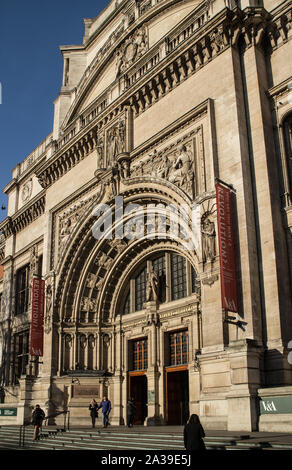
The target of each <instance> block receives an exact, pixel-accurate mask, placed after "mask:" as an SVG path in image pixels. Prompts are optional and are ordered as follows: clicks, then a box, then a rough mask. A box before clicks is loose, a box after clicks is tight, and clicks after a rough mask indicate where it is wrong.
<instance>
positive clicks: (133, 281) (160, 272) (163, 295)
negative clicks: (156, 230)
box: [119, 251, 199, 315]
mask: <svg viewBox="0 0 292 470" xmlns="http://www.w3.org/2000/svg"><path fill="white" fill-rule="evenodd" d="M151 269H152V270H153V271H154V272H155V273H156V276H157V278H158V283H156V280H155V287H154V286H153V287H154V289H153V290H155V292H153V295H152V296H151V297H150V298H152V299H153V298H156V295H157V301H158V304H163V303H165V302H171V301H173V300H179V299H183V298H185V297H187V296H191V295H192V293H197V292H199V280H198V277H197V273H196V270H195V268H194V267H193V266H192V265H191V263H190V262H189V261H187V260H186V259H185V258H184V256H182V255H179V254H176V253H173V252H170V251H165V252H163V253H161V252H159V253H156V254H154V255H151V256H149V257H148V259H147V260H145V261H144V263H143V264H142V265H141V266H140V270H139V271H137V270H136V271H135V274H134V273H133V275H132V276H130V277H129V278H128V279H127V285H126V286H125V290H124V291H123V294H121V297H120V299H119V312H120V314H121V315H127V314H129V313H133V312H138V311H141V310H143V309H144V307H145V305H144V304H145V302H146V295H148V291H150V286H148V285H147V272H148V270H149V272H150V270H151ZM137 273H138V274H137ZM148 287H149V289H148Z"/></svg>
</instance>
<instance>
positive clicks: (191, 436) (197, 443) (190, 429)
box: [184, 414, 206, 450]
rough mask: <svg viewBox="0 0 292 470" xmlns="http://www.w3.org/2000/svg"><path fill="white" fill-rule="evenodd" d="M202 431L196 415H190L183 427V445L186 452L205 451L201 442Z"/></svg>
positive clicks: (203, 434) (202, 441) (203, 433)
mask: <svg viewBox="0 0 292 470" xmlns="http://www.w3.org/2000/svg"><path fill="white" fill-rule="evenodd" d="M203 437H205V432H204V429H203V427H202V425H201V423H200V419H199V416H198V415H195V414H193V415H191V417H190V419H189V420H188V422H187V424H186V425H185V427H184V445H185V449H186V450H206V447H205V443H204V440H203Z"/></svg>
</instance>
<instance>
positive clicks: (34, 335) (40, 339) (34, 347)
mask: <svg viewBox="0 0 292 470" xmlns="http://www.w3.org/2000/svg"><path fill="white" fill-rule="evenodd" d="M44 309H45V281H44V280H42V279H38V278H33V280H32V312H31V327H30V354H31V355H32V356H43V350H44V347H43V346H44Z"/></svg>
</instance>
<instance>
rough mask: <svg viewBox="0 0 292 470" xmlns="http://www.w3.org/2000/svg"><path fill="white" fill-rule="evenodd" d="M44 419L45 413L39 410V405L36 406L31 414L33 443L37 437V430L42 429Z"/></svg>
mask: <svg viewBox="0 0 292 470" xmlns="http://www.w3.org/2000/svg"><path fill="white" fill-rule="evenodd" d="M44 419H45V412H44V411H43V410H42V409H41V407H40V405H36V406H35V409H34V411H33V413H32V420H31V422H32V424H33V425H34V433H33V441H36V440H37V439H38V437H39V430H40V428H41V427H42V424H43V420H44Z"/></svg>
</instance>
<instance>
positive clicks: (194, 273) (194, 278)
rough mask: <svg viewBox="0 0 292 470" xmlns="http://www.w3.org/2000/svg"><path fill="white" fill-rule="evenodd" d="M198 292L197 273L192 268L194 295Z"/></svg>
mask: <svg viewBox="0 0 292 470" xmlns="http://www.w3.org/2000/svg"><path fill="white" fill-rule="evenodd" d="M197 291H198V281H197V273H196V271H195V269H194V268H193V266H192V293H193V292H197Z"/></svg>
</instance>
